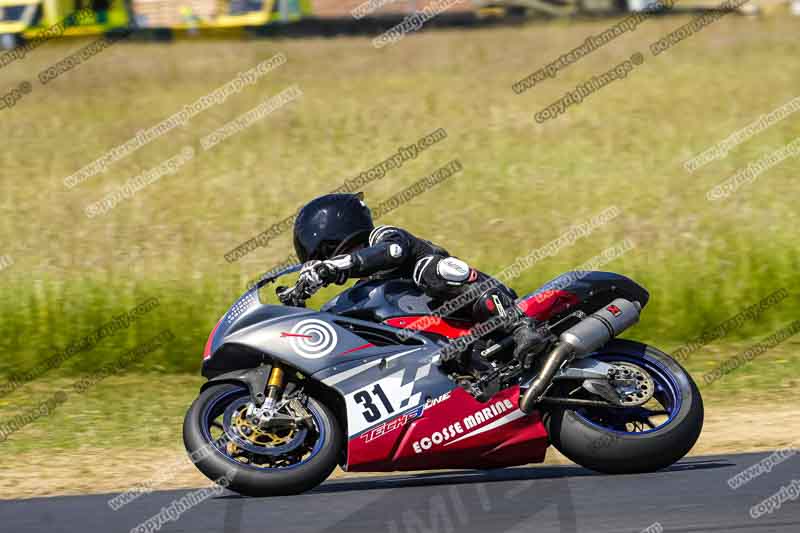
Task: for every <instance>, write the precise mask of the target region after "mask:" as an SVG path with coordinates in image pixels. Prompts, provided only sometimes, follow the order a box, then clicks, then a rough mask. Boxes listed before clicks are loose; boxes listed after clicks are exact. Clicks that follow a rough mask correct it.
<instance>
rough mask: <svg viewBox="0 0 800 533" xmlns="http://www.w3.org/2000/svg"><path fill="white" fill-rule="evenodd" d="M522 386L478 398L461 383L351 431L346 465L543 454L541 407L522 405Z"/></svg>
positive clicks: (382, 467) (364, 467)
mask: <svg viewBox="0 0 800 533" xmlns="http://www.w3.org/2000/svg"><path fill="white" fill-rule="evenodd" d="M518 400H519V388H518V387H512V388H509V389H506V390H504V391H501V392H499V393H498V394H496V395H495V396H494V397H493V398H492V399H491V400H489V401H488V402H486V403H480V402H478V401H477V400H476V399H475V398H473V397H472V396H471V395H470V394H469V393H467V392H466V391H464V390H463V389H462V388H460V387H452V388H450V390H448V391H447V392H445V393H444V394H442V395H439V396H434V397H432V398H431V400H429V401H428V402H425V403H423V404H422V405H420V406H418V407H417V408H415V409H412V410H409V411H406V412H404V413H402V414H400V415H399V416H396V417H393V418H391V419H388V420H386V421H385V422H382V423H381V424H379V425H377V426H373V427H371V428H369V429H368V430H366V431H362V432H361V433H360V434H358V435H355V436H351V437H350V440H349V442H348V462H347V469H348V471H377V472H389V471H395V470H428V469H443V468H470V469H474V468H495V467H506V466H514V465H522V464H528V463H535V462H541V461H543V460H544V456H545V452H546V450H547V446H548V437H547V431H546V430H545V428H544V424H543V423H542V421H541V418H540V416H539V414H538V413H536V412H534V413H531V414H530V415H525V414H524V413H523V412H522V411H520V410H519V405H518Z"/></svg>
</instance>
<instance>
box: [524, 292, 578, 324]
mask: <svg viewBox="0 0 800 533" xmlns="http://www.w3.org/2000/svg"><path fill="white" fill-rule="evenodd" d="M578 303H580V300H579V299H578V297H577V296H575V295H574V294H572V293H571V292H567V291H561V290H556V291H543V292H540V293H538V294H532V295H530V296H528V297H527V298H525V299H523V300H521V301H520V302H519V303H518V304H517V307H519V308H520V309H521V310H522V312H523V313H525V314H526V315H528V316H529V317H532V318H536V319H538V320H547V319H549V318H550V317H552V316H553V315H555V314H557V313H560V312H562V311H564V310H565V309H569V308H570V307H572V306H573V305H576V304H578Z"/></svg>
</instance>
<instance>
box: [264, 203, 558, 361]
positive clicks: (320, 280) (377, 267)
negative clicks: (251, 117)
mask: <svg viewBox="0 0 800 533" xmlns="http://www.w3.org/2000/svg"><path fill="white" fill-rule="evenodd" d="M294 247H295V251H296V252H297V256H298V257H299V258H300V260H301V261H302V262H303V263H304V264H303V268H302V270H301V271H300V280H299V283H298V285H297V286H302V287H303V288H304V292H305V294H303V297H310V296H311V295H313V294H314V293H315V292H316V291H317V290H319V289H320V288H322V287H325V286H327V285H329V284H331V283H336V284H339V285H341V284H343V283H345V282H346V281H347V280H348V279H350V278H370V279H398V278H405V279H410V280H413V282H414V283H415V284H416V285H417V286H418V287H419V288H420V289H422V291H423V292H424V293H425V294H427V295H428V296H430V297H431V298H432V299H433V300H434V301H447V300H452V299H453V298H456V297H458V296H459V295H466V293H467V291H470V290H472V291H474V292H477V291H476V288H477V289H480V288H481V287H480V284H481V283H483V284H484V286H488V287H489V288H488V289H485V290H484V291H483V292H482V293H476V294H475V296H474V298H468V299H467V303H466V304H465V305H464V306H462V308H461V309H462V311H466V312H467V313H469V314H470V315H471V319H472V320H473V321H474V322H476V323H478V322H485V321H487V320H489V319H491V318H493V317H502V318H503V319H507V320H505V321H504V323H505V324H506V325H505V331H506V332H508V333H510V334H511V335H512V337H513V340H514V345H515V346H514V357H515V358H516V359H517V360H519V361H520V362H521V363H523V365H524V366H525V367H526V368H529V367H530V366H531V364H532V363H533V360H534V358H535V356H536V355H538V354H539V353H540V352H541V351H542V350H544V348H545V347H546V346H547V344H548V343H549V342H550V341H551V336H550V335H549V334H548V333H545V332H543V331H541V330H538V329H537V323H536V322H535V321H534V320H532V319H530V318H528V317H527V316H525V315H524V314H523V313H522V312H521V311H520V310H519V308H517V306H516V305H514V298H515V293H514V292H513V291H512V290H511V289H509V288H508V287H506V286H505V285H502V284H501V283H500V282H499V281H496V280H492V279H491V278H490V277H489V276H487V275H486V274H483V273H482V272H479V271H477V270H475V269H474V268H472V267H470V266H469V265H468V264H467V263H465V262H464V261H462V260H461V259H458V258H456V257H453V256H451V255H450V254H449V253H448V252H447V250H445V249H444V248H442V247H440V246H437V245H435V244H433V243H431V242H429V241H426V240H423V239H420V238H417V237H415V236H414V235H412V234H411V233H409V232H408V231H406V230H404V229H402V228H398V227H395V226H378V227H375V226H374V224H373V221H372V214H371V212H370V210H369V207H367V205H366V204H365V203H364V201H363V194H362V193H357V194H328V195H325V196H320V197H319V198H316V199H314V200H312V201H311V202H309V203H308V204H307V205H305V206H304V207H303V208H302V209H301V210H300V212H299V213H298V215H297V218H296V220H295V224H294ZM487 280H491V281H493V282H492V283H485V282H486V281H487ZM293 290H294V288H291V289H282V290H280V291H279V296H280V297H281V300H283V301H285V302H288V301H289V298H290V296H291V292H292V291H293ZM470 306H471V309H467V308H468V307H470ZM457 356H458V354H457V353H456V354H454V353H452V352H449V351H443V352H442V358H443V360H448V359H450V358H455V357H457Z"/></svg>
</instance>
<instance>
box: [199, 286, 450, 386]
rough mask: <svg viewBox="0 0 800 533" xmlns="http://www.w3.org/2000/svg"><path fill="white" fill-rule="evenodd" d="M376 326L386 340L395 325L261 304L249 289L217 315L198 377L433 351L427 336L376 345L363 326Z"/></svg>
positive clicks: (305, 368)
mask: <svg viewBox="0 0 800 533" xmlns="http://www.w3.org/2000/svg"><path fill="white" fill-rule="evenodd" d="M365 328H368V329H371V330H377V331H378V332H379V333H382V334H383V335H384V336H385V337H386V338H392V337H393V336H395V335H396V330H395V328H391V327H389V326H384V325H381V324H374V323H372V322H368V321H362V320H358V319H354V318H348V317H340V316H338V315H336V314H333V313H326V312H319V311H315V310H313V309H306V308H300V307H289V306H284V305H272V304H264V303H262V302H261V300H260V298H259V293H258V289H256V288H254V289H251V290H249V291H248V292H246V293H245V294H244V295H242V297H241V298H239V300H237V301H236V303H235V304H233V306H231V308H230V309H229V310H228V312H227V313H225V315H224V316H223V317H222V318H221V319H220V321H219V323H218V324H217V326H216V328H215V329H214V331H213V333H212V334H211V336H210V338H209V346H208V347H207V349H206V353H205V355H204V361H203V375H205V376H206V377H213V376H215V375H219V374H220V373H223V372H228V371H231V370H236V369H240V368H248V367H253V366H257V365H258V364H260V363H262V362H263V363H267V362H269V361H272V360H278V361H282V362H283V363H285V364H288V365H290V366H292V367H294V368H296V369H297V370H299V371H301V372H303V373H304V374H306V375H313V374H315V373H317V372H319V371H321V370H324V369H327V368H329V367H334V366H336V367H339V368H341V366H342V365H346V364H347V363H349V362H351V361H356V360H360V361H363V360H368V359H371V358H373V357H385V356H387V355H391V354H393V353H396V352H401V351H403V350H407V349H408V348H409V346H423V345H426V344H432V345H431V346H425V351H429V350H430V351H431V352H433V351H435V348H436V347H435V345H433V343H430V341H428V340H426V339H421V340H417V339H409V340H407V341H405V342H403V341H400V340H399V339H398V341H397V343H396V344H394V343H380V345H375V344H373V342H371V341H370V339H369V338H365V337H364V336H359V334H357V333H355V332H354V331H357V332H359V333H360V334H361V335H364V334H363V332H362V330H363V329H365Z"/></svg>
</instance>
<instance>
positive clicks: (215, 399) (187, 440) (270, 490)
mask: <svg viewBox="0 0 800 533" xmlns="http://www.w3.org/2000/svg"><path fill="white" fill-rule="evenodd" d="M250 405H251V404H250V395H249V393H248V390H247V389H246V388H245V387H244V386H242V385H238V384H231V383H223V384H219V385H214V386H211V387H209V388H208V389H206V390H204V391H203V392H202V393H201V394H200V396H199V397H198V398H197V399H196V400H195V401H194V403H193V404H192V406H191V407H190V408H189V411H188V412H187V413H186V418H185V420H184V423H183V441H184V444H185V446H186V450H187V451H188V452H189V454H190V456H191V457H192V460H193V461H195V464H196V466H197V468H198V469H199V470H200V471H201V472H203V474H205V475H206V477H208V478H209V479H212V480H218V479H220V478H223V477H225V478H226V479H227V481H228V485H227V486H228V488H229V489H231V490H233V491H236V492H238V493H241V494H245V495H248V496H279V495H287V494H298V493H301V492H305V491H307V490H310V489H312V488H314V487H316V486H317V485H319V484H320V483H322V482H323V481H324V480H325V479H326V478H327V477H328V476H329V475H330V474H331V472H332V471H333V469H334V468H336V465H337V462H338V458H339V455H340V452H341V448H342V431H341V428H340V427H339V423H338V421H337V420H336V417H335V416H334V415H333V413H332V412H331V410H330V409H329V408H328V407H326V406H325V405H324V404H323V403H321V402H319V401H317V400H315V399H314V398H312V397H310V396H299V397H297V398H296V399H294V400H292V401H291V402H281V403H280V404H279V405H280V407H279V408H278V409H277V415H276V416H275V417H274V419H273V420H274V421H273V422H268V423H267V424H266V425H260V426H259V425H255V424H253V423H252V422H251V421H250V420H249V419H248V416H247V410H248V407H249V406H250Z"/></svg>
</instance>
